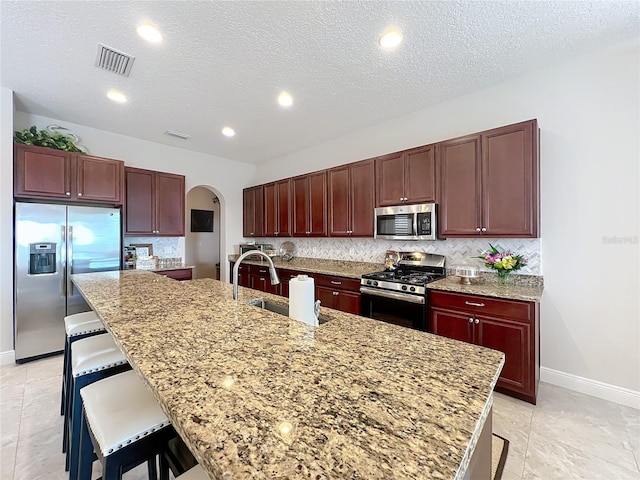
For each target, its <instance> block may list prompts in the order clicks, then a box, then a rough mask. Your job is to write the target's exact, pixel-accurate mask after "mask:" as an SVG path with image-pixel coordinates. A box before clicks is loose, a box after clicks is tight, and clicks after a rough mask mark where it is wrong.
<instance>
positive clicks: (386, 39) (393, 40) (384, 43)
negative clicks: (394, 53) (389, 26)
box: [378, 30, 402, 48]
mask: <svg viewBox="0 0 640 480" xmlns="http://www.w3.org/2000/svg"><path fill="white" fill-rule="evenodd" d="M378 42H379V43H380V46H381V47H382V48H393V47H397V46H398V45H400V43H402V34H401V33H400V32H396V31H395V30H389V31H387V32H385V33H384V35H382V36H381V37H380V39H379V40H378Z"/></svg>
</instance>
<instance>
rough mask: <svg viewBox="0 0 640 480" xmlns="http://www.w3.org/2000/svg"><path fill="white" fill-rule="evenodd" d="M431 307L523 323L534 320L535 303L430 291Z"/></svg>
mask: <svg viewBox="0 0 640 480" xmlns="http://www.w3.org/2000/svg"><path fill="white" fill-rule="evenodd" d="M429 305H430V306H432V307H440V308H448V309H451V310H462V311H465V312H471V313H474V314H478V315H482V314H486V315H498V316H501V317H509V318H515V319H518V320H521V321H532V320H533V312H534V310H533V303H532V302H524V301H518V300H503V299H499V298H489V297H480V296H477V295H462V294H459V293H450V292H440V291H434V290H430V291H429Z"/></svg>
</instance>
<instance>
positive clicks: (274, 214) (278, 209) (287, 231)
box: [263, 178, 291, 237]
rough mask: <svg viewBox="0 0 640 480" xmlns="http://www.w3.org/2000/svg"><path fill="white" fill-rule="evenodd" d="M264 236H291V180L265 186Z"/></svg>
mask: <svg viewBox="0 0 640 480" xmlns="http://www.w3.org/2000/svg"><path fill="white" fill-rule="evenodd" d="M263 233H264V236H266V237H289V236H291V179H288V178H287V179H285V180H280V181H277V182H273V183H268V184H266V185H264V229H263Z"/></svg>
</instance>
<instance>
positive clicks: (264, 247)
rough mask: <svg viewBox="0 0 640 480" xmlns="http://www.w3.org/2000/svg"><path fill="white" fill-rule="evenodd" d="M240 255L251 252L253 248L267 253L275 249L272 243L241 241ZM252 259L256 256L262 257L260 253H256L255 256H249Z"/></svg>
mask: <svg viewBox="0 0 640 480" xmlns="http://www.w3.org/2000/svg"><path fill="white" fill-rule="evenodd" d="M239 246H240V255H243V254H245V253H247V252H250V251H251V250H258V251H260V252H263V253H267V252H268V251H272V250H273V244H271V243H253V242H250V243H241V244H240V245H239ZM247 258H249V259H250V260H253V259H256V258H260V256H259V255H255V256H253V257H251V256H250V257H247Z"/></svg>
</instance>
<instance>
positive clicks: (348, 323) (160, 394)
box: [72, 270, 504, 480]
mask: <svg viewBox="0 0 640 480" xmlns="http://www.w3.org/2000/svg"><path fill="white" fill-rule="evenodd" d="M72 279H73V281H74V283H75V284H76V285H77V287H78V288H79V289H80V291H81V293H82V294H83V296H84V297H85V298H86V300H87V301H88V303H89V304H90V305H91V307H92V308H93V309H94V310H95V311H96V312H97V313H98V315H99V316H100V317H101V318H102V320H103V321H104V323H105V325H106V327H107V329H108V330H109V331H110V332H111V333H112V334H113V336H114V337H115V339H116V341H117V342H118V344H119V345H120V346H121V348H122V350H123V352H124V353H125V354H126V356H127V358H128V360H129V362H130V363H131V365H132V367H133V368H134V369H135V370H136V371H137V372H138V373H139V374H140V375H141V377H142V378H144V379H145V381H146V383H147V385H148V387H149V388H150V390H151V391H152V392H153V394H154V395H155V397H156V398H157V400H158V402H159V403H160V405H161V406H162V408H163V410H164V411H165V413H166V414H167V415H168V416H169V418H170V419H171V421H172V422H173V424H174V426H175V428H176V430H177V431H178V433H179V434H180V435H181V437H182V438H183V440H184V441H185V443H186V444H187V445H188V446H189V448H190V449H191V451H192V452H193V454H194V455H195V456H196V458H197V459H198V461H199V462H200V464H201V465H202V466H203V468H204V469H205V470H207V471H208V472H209V475H210V476H211V478H213V479H225V480H228V479H267V478H287V479H298V478H299V479H308V478H312V479H342V478H345V479H346V478H349V479H353V478H363V479H368V480H370V479H390V478H393V479H410V478H411V479H418V478H444V479H461V478H463V477H464V476H465V473H466V471H467V467H468V466H469V461H470V457H471V455H472V453H473V452H474V448H475V444H476V442H477V441H478V438H479V436H480V433H481V431H482V429H483V426H484V424H485V422H487V425H488V426H490V414H491V405H492V399H493V394H492V391H493V387H494V385H495V383H496V380H497V378H498V375H499V373H500V370H501V368H502V365H503V362H504V356H503V354H502V353H500V352H496V351H494V350H489V349H485V348H481V347H477V346H474V345H470V344H466V343H461V342H457V341H454V340H449V339H446V338H444V337H439V336H435V335H431V334H428V333H424V332H418V331H415V330H410V329H405V328H401V327H396V326H392V325H388V324H385V323H383V322H379V321H376V320H370V319H366V318H363V317H358V316H355V315H350V314H346V313H342V312H338V311H336V310H330V309H326V308H324V309H323V310H322V314H323V315H324V316H325V317H327V318H329V319H330V320H329V322H327V323H325V324H323V325H321V326H319V327H315V328H314V327H310V326H307V325H306V324H303V323H300V322H297V321H294V320H290V319H289V318H288V317H285V316H282V315H278V314H275V313H271V312H269V311H266V310H261V309H259V308H257V307H253V306H250V305H247V304H246V303H245V302H246V301H247V300H249V299H252V298H255V297H258V296H260V297H268V298H270V299H272V300H273V301H276V302H280V303H282V302H285V303H286V299H283V298H281V297H275V296H270V295H268V294H265V293H263V292H258V291H255V290H251V289H247V288H242V287H240V299H239V301H234V300H232V299H231V290H232V287H231V285H230V284H227V283H222V282H219V281H216V280H212V279H202V280H193V281H186V282H176V281H174V280H171V279H169V278H165V277H162V276H158V275H155V274H152V273H149V272H143V271H136V270H133V271H122V272H103V273H90V274H78V275H73V276H72ZM489 436H490V435H489Z"/></svg>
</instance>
